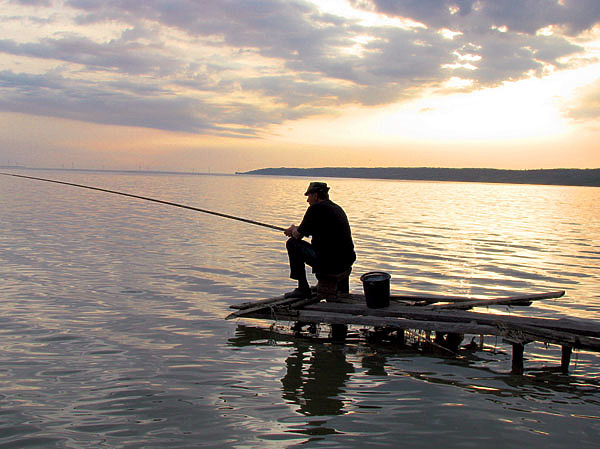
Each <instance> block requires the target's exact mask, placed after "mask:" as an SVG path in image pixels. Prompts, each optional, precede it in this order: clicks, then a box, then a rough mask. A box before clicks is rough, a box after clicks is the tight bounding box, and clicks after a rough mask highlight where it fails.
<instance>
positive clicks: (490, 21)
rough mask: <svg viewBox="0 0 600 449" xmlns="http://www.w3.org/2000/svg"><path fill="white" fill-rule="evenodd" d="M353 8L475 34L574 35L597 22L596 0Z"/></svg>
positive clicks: (380, 1)
mask: <svg viewBox="0 0 600 449" xmlns="http://www.w3.org/2000/svg"><path fill="white" fill-rule="evenodd" d="M354 3H355V4H357V6H361V7H363V8H364V7H365V6H366V5H368V7H370V8H373V9H374V10H376V11H379V12H381V13H384V14H388V15H392V16H401V17H409V18H411V19H413V20H416V21H419V22H422V23H424V24H426V25H427V26H432V27H435V28H444V27H445V28H451V29H462V30H464V31H470V32H473V31H476V30H477V29H482V28H483V29H485V28H489V27H492V26H495V27H507V29H508V30H510V31H511V32H521V33H526V34H535V33H536V32H537V31H538V30H540V29H542V28H545V27H547V26H549V25H555V26H558V27H563V28H564V29H565V31H566V33H567V34H568V35H571V36H575V35H577V34H579V33H581V32H582V31H584V30H587V29H589V28H591V27H592V26H594V25H595V24H597V23H598V22H599V21H600V3H598V2H597V1H596V0H562V1H561V0H519V1H514V0H403V1H398V0H371V1H370V2H367V1H366V0H360V1H358V2H357V1H354Z"/></svg>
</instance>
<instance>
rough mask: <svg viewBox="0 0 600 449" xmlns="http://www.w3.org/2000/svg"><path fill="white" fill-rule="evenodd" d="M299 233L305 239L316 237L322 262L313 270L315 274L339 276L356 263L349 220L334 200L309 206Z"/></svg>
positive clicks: (315, 243)
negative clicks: (338, 274) (336, 274)
mask: <svg viewBox="0 0 600 449" xmlns="http://www.w3.org/2000/svg"><path fill="white" fill-rule="evenodd" d="M298 232H299V233H300V234H302V235H303V236H304V237H312V246H313V248H314V250H315V252H316V254H317V260H318V263H317V265H316V266H313V271H314V272H315V273H319V272H321V273H339V272H341V271H344V270H346V269H348V268H350V267H351V266H352V264H353V263H354V261H355V260H356V253H355V252H354V243H353V242H352V233H351V231H350V224H349V223H348V217H347V216H346V213H345V212H344V210H343V209H342V208H341V207H340V206H338V205H337V204H335V203H334V202H333V201H331V200H324V201H320V202H318V203H315V204H313V205H311V206H309V208H308V209H307V210H306V213H305V214H304V218H303V219H302V223H300V226H298Z"/></svg>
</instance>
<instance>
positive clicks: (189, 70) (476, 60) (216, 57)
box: [0, 0, 600, 137]
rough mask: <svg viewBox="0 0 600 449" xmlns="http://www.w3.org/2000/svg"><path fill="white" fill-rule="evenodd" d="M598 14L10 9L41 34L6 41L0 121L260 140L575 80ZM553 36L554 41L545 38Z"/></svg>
mask: <svg viewBox="0 0 600 449" xmlns="http://www.w3.org/2000/svg"><path fill="white" fill-rule="evenodd" d="M562 3H564V5H563V4H562ZM597 3H598V2H597V1H596V0H578V1H577V2H576V1H574V0H573V1H567V0H565V1H564V2H558V1H556V2H550V1H548V0H524V1H522V2H519V3H518V6H515V5H514V2H512V1H507V0H497V1H491V0H489V1H488V0H479V1H471V0H454V1H446V0H406V1H402V2H399V1H391V0H373V1H371V2H369V1H367V0H360V1H359V0H357V1H354V4H355V6H357V7H359V8H362V9H363V10H365V11H366V10H368V11H371V12H373V11H375V12H378V13H381V14H386V15H388V16H390V17H392V16H393V17H402V18H410V19H412V20H413V23H416V22H420V23H422V24H423V26H394V25H391V24H389V23H379V24H368V25H367V24H366V22H364V21H362V20H361V19H360V17H358V16H357V17H352V18H349V17H345V16H341V15H335V14H332V13H323V12H321V11H320V10H319V9H318V8H317V6H315V4H314V3H311V2H308V1H305V0H289V1H288V0H285V1H284V0H245V1H239V0H237V1H236V0H222V1H208V0H203V1H197V0H180V1H177V2H172V1H160V0H153V1H147V0H128V1H122V0H107V1H103V2H95V1H91V0H67V1H66V2H65V3H64V5H61V6H53V3H52V2H50V1H41V0H40V1H36V0H19V1H14V0H13V1H12V2H11V3H10V4H12V5H18V9H15V11H13V12H12V13H11V14H12V16H11V17H12V18H13V19H12V20H13V23H15V24H18V26H19V27H21V26H22V25H21V23H20V21H24V22H26V23H28V24H30V25H31V29H32V30H35V33H32V34H31V36H32V37H29V38H28V34H26V35H22V36H19V37H15V33H13V34H12V35H11V34H9V33H8V32H6V33H5V34H3V32H2V31H0V53H3V54H4V56H5V58H4V59H5V60H6V62H5V63H4V67H5V68H6V70H4V71H3V72H1V73H0V89H1V91H0V93H1V96H0V108H1V109H3V110H7V111H18V112H27V113H30V114H36V113H37V114H40V115H54V116H59V117H64V118H76V119H79V120H84V121H90V122H96V123H110V124H122V125H129V126H143V127H150V128H158V129H168V130H176V131H186V132H192V133H213V134H221V135H237V136H244V137H249V136H256V135H260V134H261V133H263V132H267V131H268V129H269V127H270V126H271V125H276V124H280V123H283V122H285V121H286V120H295V119H298V118H303V117H308V116H311V115H317V114H324V113H331V112H332V111H335V110H337V109H339V108H340V107H343V106H345V105H353V104H358V105H367V106H371V105H382V104H388V103H393V102H397V101H402V100H404V99H408V98H412V97H415V96H419V95H422V93H423V92H428V91H430V90H431V89H435V88H441V87H442V86H444V84H445V83H446V82H447V81H449V80H451V79H455V78H462V79H464V80H469V83H467V84H466V85H468V86H469V88H470V89H479V88H482V87H486V86H495V85H498V84H501V83H503V82H505V81H509V80H518V79H523V78H527V77H531V76H542V75H543V74H544V73H545V71H547V70H548V69H561V68H567V67H568V65H567V64H568V62H567V60H566V59H565V58H566V57H568V56H571V55H574V54H577V53H578V52H581V51H582V47H579V46H577V45H575V44H573V43H572V42H571V39H569V36H573V35H576V34H577V33H579V32H581V31H583V30H586V29H588V28H589V27H590V26H592V25H593V24H594V23H598V18H599V16H600V13H599V8H600V7H599V6H597V5H596V4H597ZM36 6H46V7H47V8H52V10H51V11H52V12H53V25H52V28H51V31H50V28H49V25H47V24H46V25H44V24H43V23H42V21H40V20H36V16H35V14H36V11H37V9H36V8H35V7H36ZM48 12H49V11H48V9H46V10H44V12H43V13H38V14H39V15H40V16H44V17H47V16H48ZM19 14H22V16H21V17H19ZM37 18H38V19H39V18H41V17H37ZM551 25H552V26H554V27H556V30H555V32H554V33H553V34H550V33H538V31H539V30H540V29H543V28H546V27H548V26H551ZM15 26H17V25H15ZM34 27H37V28H34ZM7 29H8V28H7ZM105 29H106V30H105ZM108 30H110V32H109V31H108ZM444 30H451V31H452V32H451V33H448V32H444ZM34 36H35V37H34ZM449 36H451V38H449ZM32 67H33V68H32ZM44 83H47V85H44Z"/></svg>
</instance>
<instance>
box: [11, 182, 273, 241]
mask: <svg viewBox="0 0 600 449" xmlns="http://www.w3.org/2000/svg"><path fill="white" fill-rule="evenodd" d="M0 175H4V176H14V177H16V178H25V179H33V180H36V181H45V182H52V183H55V184H63V185H66V186H73V187H80V188H82V189H89V190H97V191H99V192H105V193H112V194H114V195H121V196H128V197H130V198H137V199H140V200H145V201H152V202H154V203H160V204H166V205H167V206H175V207H181V208H183V209H189V210H193V211H196V212H202V213H204V214H210V215H216V216H217V217H223V218H229V219H231V220H237V221H243V222H244V223H250V224H253V225H257V226H262V227H265V228H269V229H274V230H276V231H285V228H282V227H279V226H274V225H270V224H267V223H261V222H260V221H255V220H249V219H247V218H241V217H236V216H234V215H229V214H223V213H221V212H214V211H211V210H207V209H200V208H199V207H193V206H187V205H185V204H178V203H173V202H171V201H163V200H157V199H156V198H149V197H146V196H140V195H134V194H131V193H125V192H117V191H116V190H108V189H102V188H100V187H92V186H86V185H83V184H75V183H72V182H65V181H56V180H54V179H46V178H36V177H34V176H25V175H16V174H14V173H0Z"/></svg>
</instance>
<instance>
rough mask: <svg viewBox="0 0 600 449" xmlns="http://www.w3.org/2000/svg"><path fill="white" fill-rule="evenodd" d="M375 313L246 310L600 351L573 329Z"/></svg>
mask: <svg viewBox="0 0 600 449" xmlns="http://www.w3.org/2000/svg"><path fill="white" fill-rule="evenodd" d="M319 306H326V308H328V307H329V306H331V304H327V303H320V304H319ZM369 310H370V311H372V312H373V314H371V315H352V314H349V313H340V312H329V311H325V310H322V309H321V310H315V309H304V310H291V309H287V308H281V309H277V310H274V315H271V313H270V311H269V310H268V309H266V308H263V309H261V310H255V311H248V312H247V313H246V314H244V315H243V316H244V317H247V318H258V319H277V320H281V321H302V322H307V323H328V324H355V325H366V326H375V327H389V328H393V329H420V330H424V331H437V332H444V333H447V332H454V333H463V334H480V335H497V336H501V337H504V338H505V339H507V340H508V341H509V342H511V343H518V344H524V343H528V342H530V341H541V342H544V343H551V344H557V345H561V346H570V347H574V348H580V349H586V350H591V351H600V340H598V339H593V338H588V337H584V336H581V335H575V334H572V333H569V332H560V331H556V330H552V329H547V328H541V327H534V326H528V325H518V324H514V323H506V322H499V321H496V322H490V323H489V324H483V323H481V322H477V321H475V320H471V321H469V322H449V321H442V320H443V318H444V316H443V314H440V315H439V316H438V317H437V318H438V320H434V319H430V320H415V319H408V318H401V317H390V316H385V315H383V316H378V315H377V314H380V313H381V312H383V310H382V309H369Z"/></svg>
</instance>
